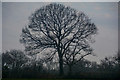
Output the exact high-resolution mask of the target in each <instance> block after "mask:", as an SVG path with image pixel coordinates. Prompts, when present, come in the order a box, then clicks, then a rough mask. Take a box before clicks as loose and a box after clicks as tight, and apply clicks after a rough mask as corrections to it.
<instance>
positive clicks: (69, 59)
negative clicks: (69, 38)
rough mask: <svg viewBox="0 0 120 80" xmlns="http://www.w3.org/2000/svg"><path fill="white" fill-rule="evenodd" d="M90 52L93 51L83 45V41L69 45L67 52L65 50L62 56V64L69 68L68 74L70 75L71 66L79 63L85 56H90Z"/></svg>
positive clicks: (86, 45) (86, 44)
mask: <svg viewBox="0 0 120 80" xmlns="http://www.w3.org/2000/svg"><path fill="white" fill-rule="evenodd" d="M92 51H93V50H92V48H91V47H90V46H89V44H88V43H85V42H84V41H80V42H75V43H73V45H70V46H69V48H68V50H66V53H65V55H64V56H63V61H64V64H66V65H68V67H69V72H68V74H69V75H71V74H72V67H73V65H75V64H77V63H78V62H80V61H81V60H82V59H84V57H86V56H87V55H92V54H93V52H92Z"/></svg>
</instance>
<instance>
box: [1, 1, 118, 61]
mask: <svg viewBox="0 0 120 80" xmlns="http://www.w3.org/2000/svg"><path fill="white" fill-rule="evenodd" d="M47 4H48V3H28V2H26V3H25V2H23V3H15V2H14V3H12V2H10V3H9V2H3V3H2V21H3V22H2V26H3V28H2V32H3V33H2V40H3V42H2V43H3V51H6V50H10V49H20V50H24V46H23V45H22V44H20V42H19V39H20V34H21V33H22V28H23V27H25V25H27V24H28V17H29V16H30V15H31V14H32V13H34V11H35V10H36V9H39V8H40V7H41V6H44V5H47ZM62 4H64V5H67V6H70V7H72V8H74V9H76V10H78V11H82V12H84V13H85V14H86V15H88V16H89V17H90V18H91V20H92V22H94V23H95V24H96V26H97V28H98V29H99V30H98V34H97V35H96V36H95V37H94V38H95V41H96V42H95V43H93V44H92V45H91V46H92V47H93V48H94V53H95V54H96V55H97V57H92V56H90V57H87V58H89V59H91V60H93V61H94V60H97V61H98V60H100V59H103V58H104V57H106V56H112V55H114V54H116V52H117V51H118V5H117V2H112V3H110V2H106V3H105V2H104V3H100V2H99V3H98V2H94V3H92V2H91V3H89V2H88V3H82V2H81V3H80V2H77V3H62Z"/></svg>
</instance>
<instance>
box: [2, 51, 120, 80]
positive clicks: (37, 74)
mask: <svg viewBox="0 0 120 80" xmlns="http://www.w3.org/2000/svg"><path fill="white" fill-rule="evenodd" d="M119 66H120V56H119V53H118V54H117V55H115V56H113V57H106V58H104V59H103V60H101V61H100V64H97V63H96V62H91V61H88V60H86V59H82V60H81V61H79V62H78V63H77V64H76V65H74V66H73V67H72V72H71V73H70V72H69V68H68V65H65V66H64V75H63V76H59V70H58V63H56V62H52V61H48V62H45V61H43V60H41V59H36V57H35V56H34V57H29V56H27V55H25V53H24V52H22V51H20V50H10V51H6V52H5V53H2V78H84V79H85V78H88V79H118V78H119V75H120V68H119Z"/></svg>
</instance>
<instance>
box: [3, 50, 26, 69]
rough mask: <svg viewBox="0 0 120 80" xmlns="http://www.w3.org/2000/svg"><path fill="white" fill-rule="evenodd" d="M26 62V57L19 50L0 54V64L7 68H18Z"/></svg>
mask: <svg viewBox="0 0 120 80" xmlns="http://www.w3.org/2000/svg"><path fill="white" fill-rule="evenodd" d="M27 61H28V57H27V56H26V55H25V54H24V52H22V51H20V50H10V51H6V52H5V53H2V62H3V63H2V64H3V66H5V65H6V66H8V67H9V68H12V69H14V68H20V67H22V65H23V64H24V63H26V62H27Z"/></svg>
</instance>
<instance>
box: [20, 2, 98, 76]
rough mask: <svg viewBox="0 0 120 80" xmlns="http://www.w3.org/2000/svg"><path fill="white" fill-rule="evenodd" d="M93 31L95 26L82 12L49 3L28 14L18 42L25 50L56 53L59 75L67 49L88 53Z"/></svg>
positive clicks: (94, 31) (89, 52)
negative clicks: (27, 19)
mask: <svg viewBox="0 0 120 80" xmlns="http://www.w3.org/2000/svg"><path fill="white" fill-rule="evenodd" d="M96 33H97V27H96V26H95V24H94V23H92V22H91V20H90V19H89V17H88V16H87V15H85V14H84V13H83V12H80V11H77V10H75V9H73V8H71V7H68V6H64V5H62V4H56V3H51V4H48V5H46V6H43V7H41V8H40V9H38V10H36V11H35V12H34V13H33V14H32V15H31V16H30V17H29V24H28V25H27V26H26V27H25V28H23V29H22V34H21V39H20V42H21V43H23V44H24V45H25V50H26V51H29V52H31V51H32V52H33V53H40V52H42V51H43V50H46V51H49V50H51V49H52V52H51V53H49V54H50V56H49V57H50V58H51V57H53V56H54V55H55V54H57V55H58V58H59V68H60V75H62V74H63V73H64V72H63V63H64V60H65V59H64V60H63V58H64V56H66V54H67V53H68V51H70V50H71V51H72V52H73V53H71V51H70V55H71V54H76V53H79V55H82V57H84V56H85V55H88V54H91V50H92V48H91V47H90V45H89V41H90V39H91V36H92V35H94V34H96ZM72 49H73V50H72ZM83 51H84V52H83ZM86 52H87V53H86ZM82 53H85V54H84V55H83V54H82ZM67 55H68V54H67ZM66 60H67V59H66Z"/></svg>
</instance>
